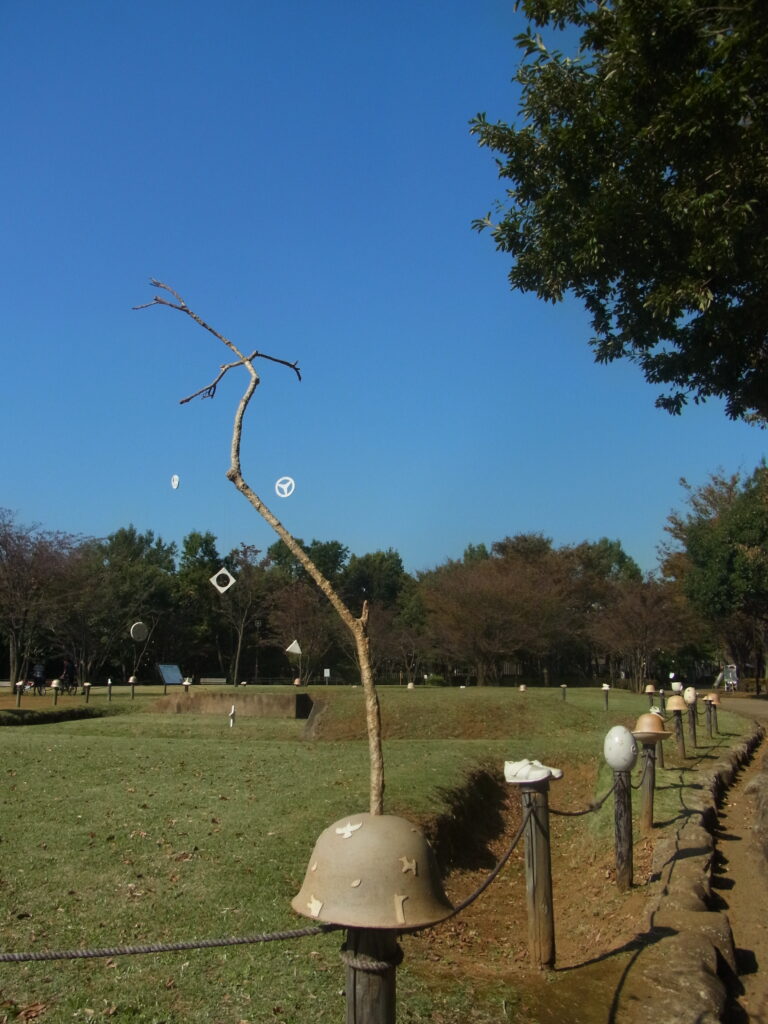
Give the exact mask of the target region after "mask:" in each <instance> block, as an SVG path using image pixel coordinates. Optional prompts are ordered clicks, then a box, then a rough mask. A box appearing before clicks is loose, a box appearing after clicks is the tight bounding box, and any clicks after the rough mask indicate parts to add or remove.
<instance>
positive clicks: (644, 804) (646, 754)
mask: <svg viewBox="0 0 768 1024" xmlns="http://www.w3.org/2000/svg"><path fill="white" fill-rule="evenodd" d="M643 761H644V764H643V783H642V785H641V787H640V828H641V830H642V831H643V832H644V833H646V834H647V833H648V832H651V831H652V830H653V794H654V790H655V789H656V744H655V743H643Z"/></svg>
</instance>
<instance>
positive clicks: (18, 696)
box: [16, 679, 24, 708]
mask: <svg viewBox="0 0 768 1024" xmlns="http://www.w3.org/2000/svg"><path fill="white" fill-rule="evenodd" d="M23 692H24V683H23V681H22V680H21V679H20V680H19V681H18V683H16V707H17V708H20V707H21V695H22V693H23Z"/></svg>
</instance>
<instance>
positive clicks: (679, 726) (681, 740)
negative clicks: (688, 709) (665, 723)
mask: <svg viewBox="0 0 768 1024" xmlns="http://www.w3.org/2000/svg"><path fill="white" fill-rule="evenodd" d="M672 714H673V716H674V719H675V741H676V743H677V752H678V754H679V755H680V757H681V759H682V760H685V737H684V736H683V712H682V711H673V712H672Z"/></svg>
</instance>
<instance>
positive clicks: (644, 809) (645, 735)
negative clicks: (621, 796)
mask: <svg viewBox="0 0 768 1024" xmlns="http://www.w3.org/2000/svg"><path fill="white" fill-rule="evenodd" d="M632 735H633V736H634V737H635V739H636V740H639V741H640V742H641V743H642V745H643V762H644V763H643V780H642V784H641V786H640V828H641V829H642V831H643V832H644V833H646V834H647V833H649V832H650V831H651V830H652V829H653V794H654V791H655V789H656V746H657V745H658V744H659V743H660V742H661V741H662V740H665V739H666V738H667V736H669V733H668V732H667V731H666V729H665V728H664V723H663V721H662V719H661V715H657V714H654V713H653V712H649V713H648V714H647V715H640V717H639V718H638V720H637V725H636V726H635V728H634V729H633V731H632Z"/></svg>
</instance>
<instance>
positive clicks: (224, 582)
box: [210, 566, 237, 594]
mask: <svg viewBox="0 0 768 1024" xmlns="http://www.w3.org/2000/svg"><path fill="white" fill-rule="evenodd" d="M210 582H211V583H212V584H213V585H214V587H216V589H217V590H218V592H219V593H220V594H223V593H225V592H226V591H227V590H229V588H230V587H231V586H232V584H233V583H236V582H237V581H236V580H235V577H234V576H233V575H232V573H231V572H230V571H229V569H227V568H226V566H222V567H221V569H219V570H218V572H215V573H214V574H213V576H211V579H210Z"/></svg>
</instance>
